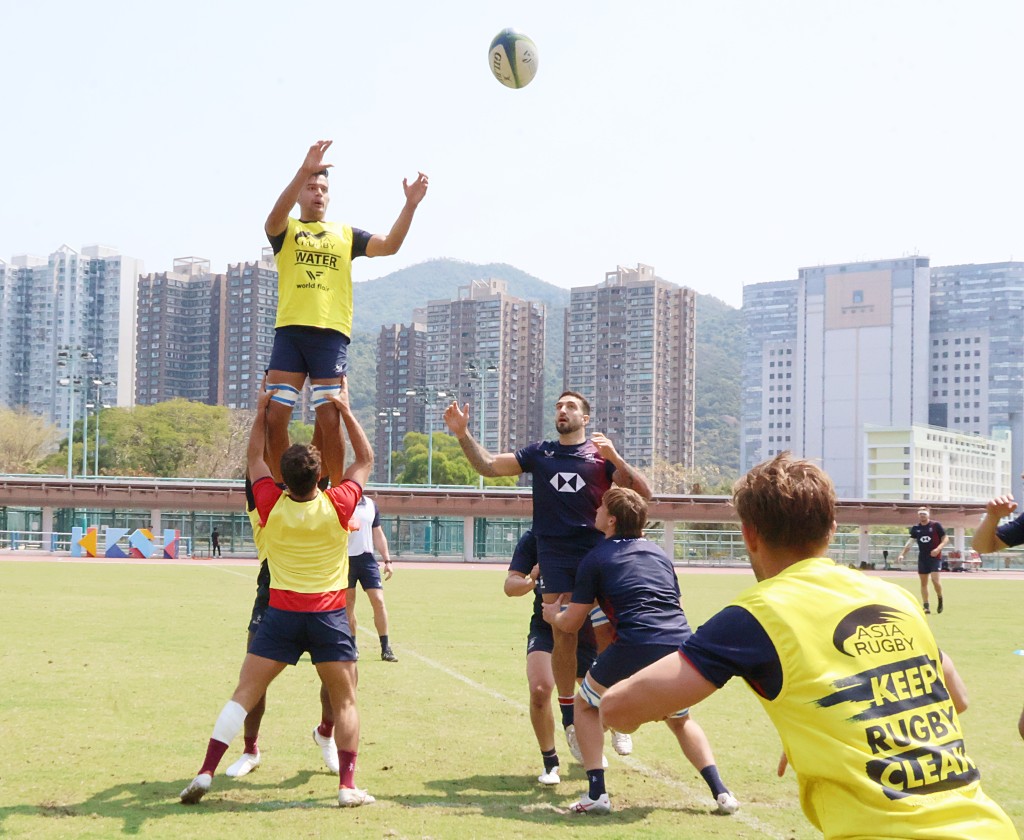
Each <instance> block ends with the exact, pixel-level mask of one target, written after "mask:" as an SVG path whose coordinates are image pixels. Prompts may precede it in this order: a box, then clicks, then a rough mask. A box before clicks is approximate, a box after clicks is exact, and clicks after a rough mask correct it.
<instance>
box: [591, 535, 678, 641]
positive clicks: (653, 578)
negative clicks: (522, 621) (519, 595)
mask: <svg viewBox="0 0 1024 840" xmlns="http://www.w3.org/2000/svg"><path fill="white" fill-rule="evenodd" d="M595 600H596V601H598V603H600V604H601V608H602V609H603V610H604V612H605V615H607V616H608V620H609V621H610V622H611V623H612V626H613V627H614V628H615V634H616V641H617V642H622V643H623V644H628V645H654V644H665V645H679V644H682V643H683V642H684V641H686V639H687V637H689V635H690V625H689V624H688V623H687V621H686V614H685V613H684V612H683V608H682V606H680V604H679V581H678V580H677V579H676V570H675V569H673V568H672V563H671V561H670V560H669V559H668V557H667V556H666V555H665V552H664V551H662V550H661V548H660V546H658V545H657V543H653V542H651V541H650V540H645V539H643V538H642V537H641V538H638V539H618V538H615V539H608V540H605V541H604V542H602V543H600V544H599V545H598V546H597V547H596V548H594V549H593V550H592V551H590V553H588V554H587V556H586V557H584V558H583V559H582V560H581V561H580V567H579V569H578V570H577V572H576V586H575V588H574V589H573V592H572V602H573V603H574V604H590V603H592V602H593V601H595Z"/></svg>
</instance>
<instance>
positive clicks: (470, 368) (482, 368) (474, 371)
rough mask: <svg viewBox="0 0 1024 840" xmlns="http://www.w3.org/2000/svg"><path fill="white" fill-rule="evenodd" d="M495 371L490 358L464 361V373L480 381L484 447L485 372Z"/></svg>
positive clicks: (481, 439)
mask: <svg viewBox="0 0 1024 840" xmlns="http://www.w3.org/2000/svg"><path fill="white" fill-rule="evenodd" d="M497 372H498V365H497V363H496V362H494V361H493V360H492V359H474V360H473V361H470V362H467V363H466V373H468V374H469V378H470V379H475V380H477V381H478V382H479V383H480V392H479V402H480V445H481V446H482V447H483V448H484V449H486V448H487V444H485V443H484V434H485V431H486V429H487V421H486V417H487V374H489V373H497ZM480 489H481V490H483V489H484V477H483V475H481V476H480Z"/></svg>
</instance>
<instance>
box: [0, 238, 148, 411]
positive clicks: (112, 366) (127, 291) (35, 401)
mask: <svg viewBox="0 0 1024 840" xmlns="http://www.w3.org/2000/svg"><path fill="white" fill-rule="evenodd" d="M141 268H142V263H141V262H140V261H139V260H136V259H134V258H132V257H127V256H124V255H122V254H119V253H118V252H117V251H116V250H114V249H113V248H108V247H105V246H101V245H91V246H88V247H85V248H83V249H82V250H81V251H80V252H79V251H75V250H74V249H72V248H69V247H68V246H66V245H63V246H61V247H60V248H58V249H57V250H56V251H54V252H53V253H52V254H50V256H49V257H48V258H46V259H41V258H38V257H29V256H20V257H15V258H13V259H12V260H11V262H9V263H4V264H3V270H2V271H0V281H2V283H3V287H2V289H0V309H2V314H3V319H2V320H3V327H2V328H0V350H2V351H3V352H2V353H0V399H3V400H4V401H5V402H6V404H7V405H9V406H11V407H15V408H26V409H27V410H28V411H30V412H32V413H33V414H38V415H41V416H43V417H45V418H46V419H48V420H49V421H50V422H52V423H54V424H56V425H57V426H58V427H59V428H60V429H62V430H63V431H66V430H67V429H68V426H69V422H71V421H72V420H77V419H79V418H80V417H82V416H83V412H84V411H85V410H86V408H85V406H86V404H87V402H88V400H95V399H97V396H98V398H99V400H100V401H101V403H103V404H109V405H121V406H130V405H133V404H134V399H135V318H136V281H137V278H138V276H139V272H140V270H141ZM97 382H99V383H108V384H100V385H96V384H95V383H97ZM72 406H74V417H73V418H72V417H71V416H70V415H71V412H72Z"/></svg>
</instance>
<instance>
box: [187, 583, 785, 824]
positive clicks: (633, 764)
mask: <svg viewBox="0 0 1024 840" xmlns="http://www.w3.org/2000/svg"><path fill="white" fill-rule="evenodd" d="M204 568H207V569H216V570H218V571H221V572H227V573H228V574H231V575H239V576H240V577H244V578H250V577H251V575H246V574H242V573H241V572H236V571H234V570H232V569H226V568H224V567H223V566H205V567H204ZM360 631H361V632H362V633H364V634H366V635H370V631H369V630H368V629H366V628H365V627H362V628H360ZM373 635H376V634H373ZM395 647H396V648H397V649H398V650H399V651H401V652H402V653H403V654H406V655H408V656H411V657H412V658H413V659H418V660H419V661H420V662H422V663H423V664H424V665H427V666H429V667H431V668H433V669H434V670H436V671H440V672H441V673H442V674H447V675H448V676H449V677H451V678H452V679H453V680H458V681H459V682H461V683H465V684H466V685H468V686H469V687H470V688H473V689H475V690H476V691H478V692H480V693H481V694H485V695H487V696H488V697H490V698H491V699H492V700H497V701H498V702H499V703H504V704H505V705H507V706H511V707H512V708H514V709H516V710H517V711H519V712H522V713H523V714H529V712H530V708H529V706H528V705H527V704H526V703H522V702H520V701H519V700H512V699H511V698H509V697H506V696H505V695H504V694H502V693H501V692H499V691H495V690H494V689H493V688H488V687H487V686H486V685H484V684H483V683H479V682H477V681H476V680H474V679H471V678H469V677H467V676H466V675H465V674H461V673H459V672H458V671H456V670H455V669H454V668H449V667H448V666H447V665H443V664H441V663H440V662H437V661H436V660H433V659H431V658H429V657H427V656H424V655H423V654H421V653H417V652H416V651H414V650H413V649H412V648H411V647H409V646H408V645H407V644H398V645H395ZM619 758H620V759H621V760H622V762H623V763H624V764H625V765H626V766H628V767H630V768H632V769H633V770H634V771H636V772H637V773H640V774H642V775H644V776H647V777H648V778H650V779H654V780H655V781H658V782H661V783H662V784H664V785H667V786H668V787H672V788H675V789H676V790H678V791H680V792H682V793H685V794H687V801H686V803H685V804H686V805H688V806H692V807H695V808H701V807H703V806H704V804H705V803H704V801H703V800H701V801H700V802H698V801H697V800H696V799H695V798H694V797H693V789H692V787H691V786H690V785H688V784H686V783H684V782H681V781H679V779H676V778H673V777H672V776H669V775H667V774H666V773H662V772H661V771H660V770H657V769H655V768H653V767H648V766H647V765H646V764H643V763H642V762H640V761H637V760H636V759H635V758H633V757H632V756H619ZM730 819H732V820H736V821H737V822H741V823H743V824H744V825H747V826H749V827H750V828H753V829H755V830H756V831H757V832H758V833H759V834H760V836H762V837H771V838H773V840H785V838H786V835H785V834H777V833H776V832H775V831H774V830H772V829H771V828H770V827H769V826H767V825H765V824H764V823H762V822H761V821H760V820H759V819H757V817H755V816H753V815H750V814H747V813H746V812H745V811H743V810H740V811H739V812H737V813H735V814H733V815H732V816H731V817H730Z"/></svg>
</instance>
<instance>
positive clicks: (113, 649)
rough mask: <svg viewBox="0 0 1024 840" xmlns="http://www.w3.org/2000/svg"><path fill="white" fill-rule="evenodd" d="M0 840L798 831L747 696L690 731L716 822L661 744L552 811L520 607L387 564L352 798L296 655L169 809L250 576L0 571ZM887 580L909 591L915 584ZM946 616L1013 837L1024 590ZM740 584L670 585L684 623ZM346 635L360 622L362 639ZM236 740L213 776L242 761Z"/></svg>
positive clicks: (241, 628)
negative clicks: (708, 781) (392, 660)
mask: <svg viewBox="0 0 1024 840" xmlns="http://www.w3.org/2000/svg"><path fill="white" fill-rule="evenodd" d="M0 570H2V574H3V580H4V605H3V609H2V610H0V638H2V639H3V645H2V650H0V662H2V668H0V675H2V683H0V684H2V690H0V733H2V759H0V834H3V835H6V836H11V837H19V838H53V837H74V838H111V837H118V836H124V835H133V836H139V837H145V838H174V840H185V838H191V837H197V838H245V837H271V836H273V837H291V838H309V837H321V836H323V837H328V836H330V837H337V836H342V835H343V834H345V835H348V836H354V837H382V838H470V837H481V838H506V837H514V836H517V835H522V836H528V837H530V838H534V837H549V836H550V837H555V836H558V837H570V838H571V837H582V836H587V837H596V838H612V837H634V836H636V835H637V834H642V836H644V837H666V838H667V837H671V838H674V840H676V839H678V838H705V837H745V838H801V839H802V838H812V837H816V836H820V835H818V834H817V832H815V831H814V830H813V829H812V828H811V827H810V825H809V824H808V823H807V821H806V819H805V818H804V817H803V815H802V813H801V812H800V809H799V805H798V803H797V791H796V783H795V779H794V777H793V776H792V775H791V774H790V775H788V776H787V777H786V778H784V779H778V778H776V776H775V766H776V762H777V760H778V756H779V742H778V738H777V736H776V735H775V732H774V730H773V729H772V728H771V726H770V724H769V723H768V721H767V718H766V717H765V715H764V714H763V712H762V711H761V709H760V706H759V704H758V703H757V702H756V701H755V700H754V698H753V695H752V694H751V693H750V692H749V691H748V690H747V689H746V688H745V686H743V685H742V684H739V683H737V684H730V685H729V686H727V687H726V688H725V689H724V690H723V691H721V692H719V693H718V694H716V695H715V696H714V697H712V698H710V699H709V700H708V701H706V702H705V703H703V704H701V705H700V706H699V707H697V708H696V709H695V711H694V716H695V718H696V719H697V720H699V721H700V722H701V723H702V725H703V726H704V728H705V730H706V731H707V733H708V736H709V737H710V739H711V742H712V744H713V746H714V748H715V753H716V758H717V761H718V765H719V767H720V768H721V771H722V774H723V778H724V779H725V781H726V783H727V784H728V785H729V786H730V787H731V788H732V790H733V791H734V792H735V793H736V795H737V796H738V797H739V799H740V801H741V802H742V809H741V810H740V812H739V813H738V814H736V815H735V816H733V817H721V816H716V815H714V814H712V813H711V811H712V804H713V803H712V802H711V799H710V797H709V795H708V792H707V789H706V787H705V786H704V783H703V782H702V780H701V779H700V777H699V776H698V775H697V774H696V772H695V771H694V770H693V769H692V768H691V767H690V766H689V764H687V763H686V761H685V759H683V757H682V755H681V753H680V752H679V750H678V747H677V746H676V745H675V741H674V739H673V738H672V736H671V735H670V733H669V732H668V730H667V729H666V728H665V727H664V726H661V725H650V726H647V727H644V728H643V729H641V730H640V731H639V732H638V733H637V734H636V735H635V736H634V742H635V750H634V754H633V756H631V757H629V758H628V759H622V758H619V757H618V756H616V755H614V754H613V753H612V752H611V750H610V749H609V750H608V758H609V761H610V767H609V770H608V775H607V780H608V789H609V792H610V793H611V795H612V800H613V805H614V808H615V811H614V812H613V813H612V814H611V815H610V816H608V817H605V818H582V819H579V818H577V819H576V820H571V819H570V818H569V817H567V816H564V815H563V814H562V813H561V811H560V809H561V808H562V807H564V806H565V805H566V804H567V803H569V802H570V801H572V800H573V799H575V798H576V797H577V796H578V794H579V793H580V792H581V791H582V790H583V789H584V787H585V780H584V776H583V773H582V771H581V770H580V768H579V767H576V766H571V767H569V768H568V769H567V768H566V767H565V765H566V763H567V762H571V759H569V756H568V750H567V749H565V748H564V745H561V744H560V747H561V748H560V756H562V759H563V771H566V769H567V772H563V780H562V783H561V785H559V786H558V787H557V788H555V789H550V788H542V787H540V786H539V785H538V784H537V783H536V781H535V777H536V775H537V773H538V772H540V770H541V766H540V761H539V754H538V752H537V747H536V743H535V741H534V738H533V733H532V730H531V728H530V724H529V719H528V716H527V706H526V699H527V698H526V682H525V678H524V645H525V633H526V625H527V620H528V613H529V608H530V604H529V603H528V599H509V598H506V597H504V595H502V593H501V584H502V581H503V579H504V572H503V571H502V570H501V569H497V568H496V569H493V570H484V571H480V570H464V569H457V568H453V569H442V570H433V569H422V568H421V569H417V568H414V567H405V566H403V567H402V568H400V569H399V570H398V571H397V572H396V574H395V577H394V578H393V580H392V581H391V582H390V583H389V584H388V588H387V590H386V594H387V601H388V607H389V610H390V613H391V625H392V629H391V636H392V639H393V646H394V648H395V651H396V653H397V654H398V656H399V658H400V662H399V663H398V664H389V663H383V662H381V661H380V660H379V658H378V657H377V655H376V652H377V645H376V639H375V637H374V636H373V633H372V622H371V621H370V618H371V616H370V611H369V607H368V604H367V603H366V601H365V599H362V598H361V599H360V601H359V607H360V608H361V609H359V615H360V618H361V620H362V622H363V624H362V625H361V631H360V640H361V642H362V648H363V651H364V659H363V662H362V663H361V665H360V696H359V703H360V708H361V714H362V722H363V729H362V744H361V748H360V755H359V769H358V774H357V780H358V782H359V784H360V786H363V787H367V788H368V789H369V790H370V791H371V792H372V793H373V794H374V795H375V796H376V797H377V800H378V802H377V804H376V805H373V806H371V807H365V808H359V809H353V810H347V809H346V810H342V809H339V808H338V807H337V805H336V792H337V778H336V777H334V776H332V775H330V774H329V773H328V772H327V771H326V770H325V769H324V767H323V764H322V762H321V759H320V754H319V751H318V750H317V749H316V747H315V746H314V745H313V743H312V740H311V738H310V730H311V729H312V727H313V725H314V724H315V723H316V722H317V721H318V720H319V704H318V700H317V691H318V683H317V680H316V675H315V672H314V670H313V668H312V666H311V665H310V664H309V662H308V660H305V661H302V662H300V663H299V665H298V667H296V668H294V669H288V670H286V671H285V673H284V674H283V675H282V676H281V677H280V678H279V679H278V681H277V682H276V683H275V684H274V685H273V686H272V687H271V689H270V695H269V708H268V711H267V716H266V718H265V719H264V726H263V733H262V736H261V748H262V751H263V754H264V763H263V766H262V767H260V768H259V769H258V770H257V771H255V772H254V773H252V774H251V775H249V776H247V777H245V778H244V779H240V780H237V781H234V780H230V779H228V778H226V777H225V776H223V775H219V776H218V777H217V778H216V779H215V780H214V787H213V789H212V791H211V792H210V793H209V794H208V795H207V797H206V799H204V800H203V802H202V803H201V804H200V805H198V806H195V807H190V808H186V807H184V806H182V805H180V804H179V803H178V800H177V795H178V792H179V791H180V790H181V788H182V787H184V786H185V784H187V782H188V781H190V780H191V778H192V776H193V775H194V773H195V771H196V770H197V768H198V766H199V764H200V761H201V759H202V755H203V752H204V750H205V745H206V741H207V739H208V738H209V735H210V732H211V729H212V727H213V722H214V720H215V718H216V716H217V713H218V712H219V710H220V708H221V706H222V705H223V703H224V702H225V700H227V698H228V697H229V695H230V693H231V691H232V689H233V687H234V684H235V679H236V676H237V672H238V667H239V665H240V664H241V659H242V655H243V648H244V643H245V626H246V623H247V621H248V615H249V610H250V607H251V603H252V595H253V592H254V586H255V571H256V570H255V568H254V567H253V568H249V567H238V566H231V567H229V566H214V565H207V566H131V565H103V564H72V563H63V564H61V563H54V562H40V563H22V562H3V563H0ZM897 580H898V581H899V582H900V583H902V584H903V585H905V586H908V587H916V582H917V579H916V576H914V575H902V576H900V577H898V578H897ZM944 581H945V585H946V590H947V594H946V602H947V604H948V609H947V611H946V613H945V614H943V615H941V616H932V625H933V627H934V628H935V629H936V633H937V635H938V637H939V642H940V644H941V645H942V646H943V647H944V649H946V650H947V651H948V652H949V653H950V654H951V655H952V656H953V658H954V659H955V660H956V662H957V665H958V667H959V669H960V671H961V673H962V674H963V675H964V678H965V680H966V681H967V684H968V688H969V689H970V696H971V708H970V709H969V710H968V712H967V713H966V714H965V716H964V726H965V729H966V735H967V748H968V752H969V753H970V755H971V756H972V757H973V758H974V759H975V761H976V762H977V763H978V765H979V766H980V768H981V771H982V777H983V784H984V787H985V789H986V791H987V792H988V793H989V794H990V795H991V796H992V797H993V798H994V799H996V801H998V802H999V803H1000V804H1001V805H1002V806H1003V807H1004V808H1005V809H1006V811H1007V812H1008V813H1009V814H1010V816H1011V818H1012V819H1013V820H1014V821H1015V823H1016V825H1017V826H1018V830H1020V829H1021V827H1024V789H1022V786H1021V779H1022V778H1024V742H1021V740H1020V739H1019V737H1018V736H1017V733H1016V721H1017V716H1018V714H1019V713H1020V708H1021V704H1022V702H1024V657H1022V656H1014V655H1013V651H1014V650H1017V649H1019V648H1022V647H1024V628H1022V625H1021V620H1020V614H1021V600H1022V595H1024V582H1021V581H1004V580H985V579H984V576H983V575H972V576H967V575H963V576H961V575H947V576H945V578H944ZM750 582H752V577H750V576H747V575H697V574H685V575H683V576H682V577H681V585H682V588H683V598H684V604H685V606H686V609H687V613H688V615H689V617H690V621H691V623H693V624H699V623H700V622H701V621H702V620H704V619H705V618H707V617H708V616H709V615H710V614H711V613H713V612H714V611H716V610H717V609H718V608H720V607H721V606H723V605H724V604H725V603H726V602H727V601H728V600H729V599H730V598H731V597H732V596H733V595H735V594H736V593H737V592H739V591H740V590H741V589H742V588H744V587H745V586H746V585H748V584H749V583H750ZM362 628H367V629H369V630H370V632H368V633H367V632H366V631H365V630H364V629H362ZM240 747H241V739H240V738H239V739H237V740H236V743H235V744H233V745H232V748H231V750H230V751H229V753H228V756H227V757H226V758H225V761H224V762H223V764H222V765H221V769H222V770H223V768H224V767H226V766H227V764H228V763H229V762H230V761H232V760H234V758H235V757H237V755H238V753H239V752H240Z"/></svg>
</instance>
